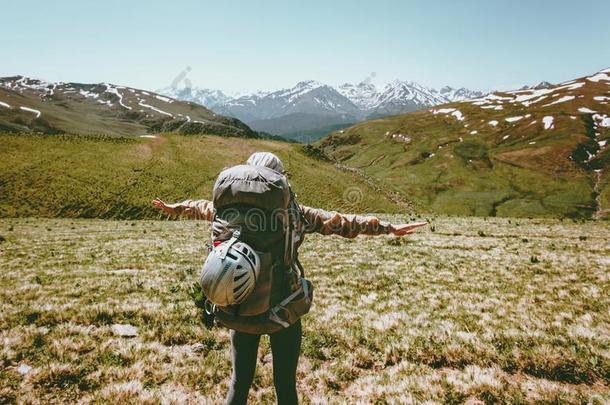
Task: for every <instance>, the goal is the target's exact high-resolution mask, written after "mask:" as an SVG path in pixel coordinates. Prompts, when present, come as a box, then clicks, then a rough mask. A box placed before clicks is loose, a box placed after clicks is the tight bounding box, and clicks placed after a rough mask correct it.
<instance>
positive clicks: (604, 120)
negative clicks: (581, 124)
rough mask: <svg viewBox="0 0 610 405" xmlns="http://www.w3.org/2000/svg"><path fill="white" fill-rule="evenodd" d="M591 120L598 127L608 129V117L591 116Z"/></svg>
mask: <svg viewBox="0 0 610 405" xmlns="http://www.w3.org/2000/svg"><path fill="white" fill-rule="evenodd" d="M591 118H593V120H594V121H595V123H596V124H597V125H598V126H600V127H604V128H610V117H608V116H607V115H606V114H593V115H592V116H591Z"/></svg>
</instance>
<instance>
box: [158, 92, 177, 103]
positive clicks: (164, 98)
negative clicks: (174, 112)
mask: <svg viewBox="0 0 610 405" xmlns="http://www.w3.org/2000/svg"><path fill="white" fill-rule="evenodd" d="M155 98H156V99H158V100H161V101H164V102H166V103H170V104H171V103H173V102H174V100H172V99H171V98H169V97H164V96H160V95H158V94H157V95H155Z"/></svg>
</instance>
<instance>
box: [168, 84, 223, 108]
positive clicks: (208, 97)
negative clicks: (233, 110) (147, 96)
mask: <svg viewBox="0 0 610 405" xmlns="http://www.w3.org/2000/svg"><path fill="white" fill-rule="evenodd" d="M157 93H159V94H163V95H166V96H168V97H171V98H175V99H178V100H183V101H190V102H193V103H197V104H201V105H204V106H206V107H208V108H213V107H215V106H217V105H219V104H223V103H226V102H227V101H229V100H231V99H232V97H230V96H228V95H226V94H225V93H223V92H222V90H211V89H201V88H191V87H165V88H163V89H160V90H157Z"/></svg>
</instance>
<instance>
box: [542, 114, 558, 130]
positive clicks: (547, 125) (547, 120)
mask: <svg viewBox="0 0 610 405" xmlns="http://www.w3.org/2000/svg"><path fill="white" fill-rule="evenodd" d="M553 121H554V118H553V116H552V115H547V116H546V117H544V118H542V123H543V124H544V129H553V128H555V125H554V124H553Z"/></svg>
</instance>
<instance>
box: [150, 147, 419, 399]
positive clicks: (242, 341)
mask: <svg viewBox="0 0 610 405" xmlns="http://www.w3.org/2000/svg"><path fill="white" fill-rule="evenodd" d="M153 205H154V206H155V207H157V208H159V209H161V210H162V211H163V212H165V213H167V214H170V215H174V216H184V217H189V218H193V219H201V220H206V221H210V222H213V224H212V241H213V247H212V248H211V251H210V254H209V255H208V258H207V260H206V263H205V264H204V267H203V269H202V275H201V282H202V289H203V290H204V293H205V295H206V297H207V299H208V301H209V302H206V308H209V311H208V312H209V313H213V314H214V315H215V316H216V321H217V322H218V323H220V324H222V325H224V326H226V327H228V328H229V329H230V330H231V332H230V335H231V347H232V362H233V374H232V379H231V383H230V387H229V392H228V394H227V403H228V404H245V403H246V401H247V398H248V391H249V389H250V385H251V384H252V380H253V378H254V372H255V368H256V359H257V352H258V345H259V341H260V337H261V335H263V334H268V335H269V337H270V340H271V352H272V355H273V380H274V386H275V390H276V395H277V401H278V403H279V404H297V403H298V397H297V391H296V370H297V364H298V359H299V355H300V350H301V337H302V331H301V320H300V318H301V316H303V315H304V314H306V313H307V312H309V309H310V307H311V301H312V299H313V286H312V285H311V282H309V281H308V280H306V279H305V278H304V271H303V268H302V266H301V265H300V262H299V260H298V252H297V250H298V247H299V246H300V245H301V244H302V243H303V237H304V234H306V233H314V232H315V233H320V234H322V235H340V236H343V237H347V238H353V237H356V236H357V235H382V234H393V235H396V236H404V235H407V234H410V233H412V232H413V231H414V230H415V229H416V228H418V227H421V226H424V225H426V223H425V222H420V223H412V224H401V225H393V224H390V223H388V222H384V221H381V220H379V219H378V218H376V217H372V216H366V217H365V216H357V215H345V214H340V213H337V212H327V211H324V210H321V209H316V208H310V207H306V206H304V205H300V204H298V203H296V200H295V195H294V193H292V191H291V190H290V188H289V184H288V180H287V178H286V176H285V171H284V166H283V163H282V161H281V160H280V159H279V158H278V157H277V156H275V155H274V154H272V153H269V152H257V153H254V154H252V155H251V156H250V158H249V159H248V161H247V162H246V164H245V165H238V166H234V167H232V168H228V169H225V170H223V171H222V172H221V173H220V175H219V177H218V179H217V181H216V184H215V186H214V192H213V201H207V200H197V201H193V200H186V201H183V202H180V203H176V204H166V203H165V202H163V201H162V200H160V199H155V200H154V201H153ZM270 211H272V213H270ZM225 264H226V265H225ZM219 269H221V270H222V271H220V270H219ZM227 274H230V276H227ZM204 286H206V288H203V287H204ZM208 304H209V307H208Z"/></svg>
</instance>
